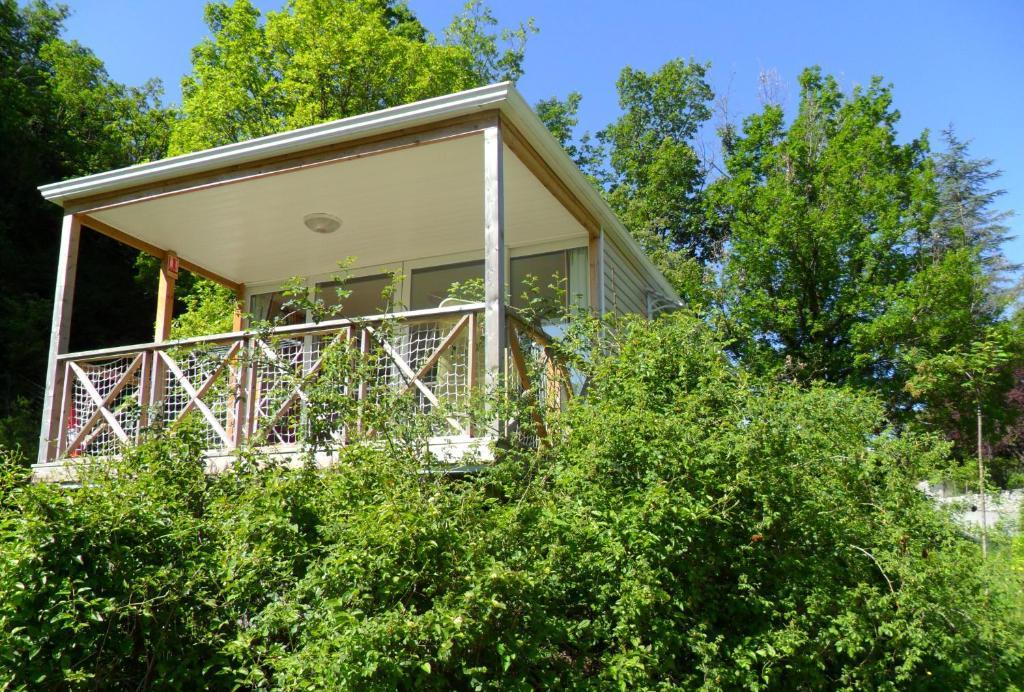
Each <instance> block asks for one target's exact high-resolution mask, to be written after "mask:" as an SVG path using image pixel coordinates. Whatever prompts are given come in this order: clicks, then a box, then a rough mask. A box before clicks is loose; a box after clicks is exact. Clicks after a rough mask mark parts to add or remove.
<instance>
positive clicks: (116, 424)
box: [50, 303, 571, 460]
mask: <svg viewBox="0 0 1024 692" xmlns="http://www.w3.org/2000/svg"><path fill="white" fill-rule="evenodd" d="M483 309H484V306H483V304H480V303H474V304H468V305H459V306H453V307H447V308H438V309H434V310H420V311H407V312H401V313H394V314H390V315H379V316H375V317H368V318H365V319H356V320H332V321H327V322H321V323H319V324H301V325H294V326H287V327H277V328H274V329H267V330H264V331H249V332H233V333H229V334H218V335H213V336H207V337H200V338H194V339H184V340H178V341H169V342H164V343H154V344H145V345H141V346H130V347H124V348H113V349H103V350H97V351H88V352H81V353H72V354H67V355H64V356H61V357H60V358H59V360H58V368H59V369H60V370H61V371H62V372H63V376H64V377H63V382H64V386H63V391H62V392H58V393H57V397H58V398H57V401H59V403H60V405H59V407H55V411H54V415H56V416H59V418H58V420H56V421H54V426H53V427H52V428H51V429H53V430H55V431H56V439H55V441H54V442H55V444H54V445H53V450H52V453H51V456H50V459H51V460H59V459H65V458H75V457H79V456H110V455H115V454H117V453H118V452H119V450H120V448H121V447H122V446H123V445H125V444H132V443H135V442H137V441H138V440H139V439H140V437H141V436H142V434H143V432H144V431H146V430H149V429H153V428H166V427H170V428H173V427H176V426H179V425H181V424H183V423H184V422H185V421H186V420H189V421H191V424H192V425H194V426H195V428H196V429H197V430H198V434H200V435H201V436H202V437H203V439H204V441H205V446H206V448H207V449H208V450H210V451H211V452H214V453H216V452H221V453H226V452H229V451H230V450H233V449H237V448H239V447H242V446H245V445H247V444H258V445H269V446H275V447H284V448H287V447H293V446H294V445H296V444H298V443H299V441H300V439H301V438H302V432H303V428H302V426H303V415H302V414H303V412H304V411H305V410H306V409H307V407H308V404H309V402H308V393H309V391H310V390H311V388H312V387H313V386H314V385H316V383H317V382H318V381H319V380H320V378H321V376H322V374H323V371H324V369H325V367H324V364H325V354H327V353H328V350H329V347H330V346H331V345H332V344H337V343H339V342H344V343H345V344H346V347H347V348H349V349H351V350H352V351H354V352H358V353H359V354H361V355H363V356H371V354H372V356H373V357H372V358H370V359H369V362H371V363H372V364H373V365H372V367H371V369H370V371H367V370H366V369H364V370H363V371H362V372H361V373H360V374H359V375H358V376H357V377H349V378H347V379H344V380H343V381H340V382H334V383H332V384H331V386H332V387H335V390H336V391H337V393H339V394H341V395H343V396H345V397H349V398H351V399H352V400H354V401H366V400H368V399H369V398H372V397H375V396H380V391H381V388H387V389H388V391H389V392H390V393H391V394H392V395H394V394H397V395H399V396H403V397H407V398H408V399H409V401H410V402H411V404H412V406H413V408H414V409H419V410H420V411H423V412H431V411H433V412H437V411H440V410H443V411H445V412H446V413H445V414H444V415H442V417H441V426H442V427H443V428H445V429H444V430H438V431H437V433H438V434H447V435H452V436H473V435H474V434H475V431H474V426H473V424H472V420H471V417H470V416H469V415H460V414H459V413H456V412H457V411H460V410H468V408H469V404H470V399H471V398H472V396H473V393H474V392H475V391H478V390H479V383H480V382H482V381H483V363H482V358H481V357H480V354H481V353H482V347H483V343H482V341H483V334H482V331H483V329H482V327H483V315H482V313H483ZM508 339H509V348H508V356H509V357H508V358H507V360H508V366H509V367H508V371H509V377H508V379H507V384H508V386H510V387H513V388H515V389H516V391H522V392H528V393H529V395H530V396H532V397H533V399H534V400H535V401H537V402H541V401H543V402H545V404H546V405H548V406H551V405H560V403H561V402H563V401H564V399H565V398H566V396H567V395H568V392H569V389H571V388H569V387H567V386H566V384H565V383H566V382H567V381H568V379H567V377H566V376H564V374H563V373H561V372H560V371H559V370H558V368H557V367H556V366H555V365H554V361H553V360H552V359H551V358H550V354H549V348H548V346H549V343H548V341H547V337H546V335H544V333H543V332H542V331H541V330H539V329H537V328H536V327H532V326H529V325H527V324H526V323H525V322H524V321H522V320H521V319H519V318H518V317H516V316H514V315H512V316H510V317H509V325H508ZM531 373H539V376H533V379H534V380H536V381H535V382H534V383H533V384H532V385H531V384H530V380H531V376H532V375H531ZM534 410H535V411H536V407H534ZM533 417H534V421H533V424H534V426H535V431H536V435H537V436H538V437H542V436H543V435H544V434H545V430H544V423H543V420H542V417H541V416H540V415H539V414H537V413H536V412H535V413H534V414H533ZM351 424H353V423H351V422H346V423H345V424H344V425H342V426H341V428H340V429H339V430H338V431H337V435H336V439H337V440H338V441H341V442H345V441H346V440H347V438H348V437H349V434H350V433H351V432H353V431H350V430H349V429H348V427H347V426H349V425H351ZM354 424H355V425H356V426H360V425H361V421H358V420H357V421H355V422H354ZM359 432H360V433H365V432H366V431H365V430H360V431H359Z"/></svg>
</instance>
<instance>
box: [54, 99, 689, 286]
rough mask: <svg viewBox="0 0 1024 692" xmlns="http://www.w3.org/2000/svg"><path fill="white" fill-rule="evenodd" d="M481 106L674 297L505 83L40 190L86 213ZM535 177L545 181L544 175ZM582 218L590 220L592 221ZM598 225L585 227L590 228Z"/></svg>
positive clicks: (467, 113)
mask: <svg viewBox="0 0 1024 692" xmlns="http://www.w3.org/2000/svg"><path fill="white" fill-rule="evenodd" d="M488 112H494V113H496V114H498V117H499V118H500V120H501V122H502V125H503V126H505V125H510V126H511V127H510V128H509V130H510V132H509V134H510V135H512V136H511V137H506V143H508V144H509V145H510V148H511V149H512V151H513V152H515V153H516V154H517V155H519V154H521V151H517V148H525V149H528V150H529V152H530V153H531V154H535V155H536V158H537V159H539V160H540V161H541V162H542V165H543V166H544V167H545V168H546V170H547V172H548V173H549V174H550V176H552V177H553V179H554V180H555V181H557V183H558V184H559V186H564V188H565V189H567V190H568V191H569V192H570V193H571V196H572V197H573V198H574V199H575V200H578V204H579V206H580V207H581V210H579V211H580V213H577V214H575V216H576V217H577V218H578V219H581V220H582V221H583V225H584V226H588V227H589V226H591V225H596V226H597V227H598V229H600V230H603V231H604V232H605V233H606V234H607V235H608V236H609V237H611V238H612V239H613V240H614V241H615V242H616V243H617V244H618V245H619V246H620V247H621V248H623V249H624V250H625V251H626V252H627V254H628V255H629V256H630V258H631V259H632V260H633V261H634V262H635V263H636V264H637V265H638V266H639V267H640V268H641V269H642V270H643V271H644V273H646V274H647V275H648V276H649V277H650V278H651V280H652V281H653V283H654V284H655V285H657V286H659V287H660V288H661V290H662V291H663V292H664V294H665V295H666V296H668V297H670V298H673V299H676V300H678V296H677V294H676V293H675V291H674V290H673V289H672V287H671V285H669V283H668V281H667V280H666V279H665V277H664V276H663V275H662V274H661V272H659V271H658V270H657V269H656V268H655V267H654V265H653V264H652V263H651V261H650V260H649V259H648V258H647V257H646V255H645V254H644V253H643V251H642V250H641V249H640V247H639V245H638V244H637V242H636V240H635V239H634V238H633V237H632V235H631V234H630V233H629V232H628V231H627V230H626V229H625V227H623V225H622V224H621V222H620V221H619V220H618V218H617V217H616V216H615V214H614V213H613V212H612V210H611V209H610V208H609V207H608V205H607V203H606V202H605V201H604V199H603V198H602V197H601V195H600V194H599V192H598V191H597V190H596V189H595V188H594V186H593V185H592V184H591V182H590V181H589V180H588V179H587V178H586V177H585V176H584V175H583V174H582V173H581V172H580V170H579V169H578V168H577V167H576V165H575V164H574V163H573V161H572V160H571V159H570V158H569V156H568V155H567V154H566V153H565V151H564V150H563V149H562V147H561V145H560V144H559V143H558V141H557V140H555V139H554V137H553V136H552V135H551V134H550V132H548V130H547V128H546V127H545V126H544V124H543V123H542V122H541V120H540V119H539V118H538V117H537V115H536V114H535V113H534V111H533V109H532V108H531V107H530V106H529V104H527V102H526V101H525V100H524V99H523V97H522V96H521V95H520V94H519V92H518V91H517V90H516V89H515V87H514V86H513V85H512V84H511V83H510V82H502V83H498V84H491V85H488V86H484V87H480V88H477V89H471V90H468V91H462V92H458V93H455V94H449V95H446V96H440V97H437V98H432V99H427V100H425V101H418V102H415V103H410V104H406V105H402V106H396V107H394V108H388V109H385V110H381V111H375V112H373V113H366V114H363V115H357V116H353V117H350V118H344V119H342V120H336V121H332V122H328V123H323V124H320V125H313V126H311V127H306V128H302V129H299V130H292V131H289V132H283V133H280V134H275V135H269V136H266V137H260V138H257V139H253V140H249V141H246V142H239V143H236V144H228V145H225V146H220V147H215V148H213V149H208V150H204V151H199V152H194V153H191V154H185V155H182V156H175V157H172V158H167V159H162V160H159V161H153V162H150V163H143V164H139V165H136V166H131V167H128V168H122V169H117V170H113V171H106V172H103V173H97V174H95V175H89V176H84V177H81V178H75V179H72V180H68V181H64V182H60V183H52V184H49V185H43V186H41V187H40V188H39V190H40V192H41V193H42V195H43V196H44V197H45V198H46V199H48V200H50V201H52V202H54V203H56V204H60V205H62V206H63V207H64V208H65V209H66V210H68V211H70V212H76V213H79V212H82V213H92V212H93V210H95V209H97V208H103V207H105V206H108V207H109V206H110V204H109V202H110V200H116V199H118V198H124V197H125V195H128V196H129V197H130V196H131V195H132V194H133V191H145V190H149V189H152V190H161V189H170V188H169V186H172V185H174V184H175V183H176V181H183V180H189V179H201V178H202V177H203V176H204V175H205V176H210V175H214V174H216V173H218V172H219V171H230V170H233V169H245V168H247V167H248V168H252V167H259V166H261V165H262V164H263V163H264V162H270V161H275V160H287V159H288V158H289V157H296V156H301V155H303V154H305V153H307V152H313V151H322V150H329V149H331V148H337V147H345V146H356V145H358V144H359V143H361V142H365V141H372V140H375V139H380V138H386V137H389V136H396V135H399V134H401V133H403V132H416V131H417V130H422V129H425V128H429V127H431V126H434V125H439V124H443V123H445V122H449V121H456V120H458V119H459V118H469V117H472V116H479V115H483V114H486V113H488ZM541 182H542V183H543V184H545V185H546V186H547V185H548V182H546V181H543V180H542V181H541ZM587 220H593V224H591V223H588V222H587ZM598 229H595V228H588V230H590V231H591V232H594V231H595V230H598ZM98 230H100V229H98Z"/></svg>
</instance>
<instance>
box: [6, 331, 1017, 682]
mask: <svg viewBox="0 0 1024 692" xmlns="http://www.w3.org/2000/svg"><path fill="white" fill-rule="evenodd" d="M581 329H583V331H585V332H587V333H589V334H590V337H591V338H594V339H601V341H600V344H601V346H602V348H600V349H595V350H594V353H596V354H602V355H599V356H598V357H596V359H593V360H591V361H590V363H591V365H590V367H589V368H588V374H589V376H590V378H591V380H590V385H589V395H588V396H587V397H586V398H582V399H579V400H576V403H574V404H573V405H572V407H571V408H570V410H569V411H568V412H567V413H566V414H565V418H564V419H563V420H561V421H560V422H559V421H557V420H553V421H552V423H553V424H554V425H555V426H556V427H555V429H554V430H553V434H552V436H551V444H550V445H549V446H548V447H547V448H546V449H545V451H543V452H541V453H539V454H538V453H537V452H532V451H529V450H524V449H518V450H517V449H510V450H508V451H507V452H506V453H505V454H504V455H503V456H502V458H501V459H500V460H499V461H498V462H496V463H495V464H494V465H493V466H492V467H491V468H490V469H489V470H488V471H487V472H485V473H481V474H479V475H476V476H470V477H462V478H453V477H449V476H445V475H443V474H423V473H421V472H420V470H421V469H422V468H423V464H424V463H425V461H426V460H425V459H424V458H423V457H422V456H420V455H419V454H418V453H417V452H416V449H417V446H416V445H415V444H410V445H397V446H395V445H353V446H349V447H346V448H343V449H342V450H340V451H339V453H338V461H337V463H335V464H334V465H332V466H331V467H330V468H328V469H322V470H317V469H314V468H313V467H311V466H307V467H305V468H299V469H294V470H289V469H286V468H284V467H282V466H280V465H279V464H275V463H271V462H270V461H269V460H268V459H266V458H263V457H260V456H259V455H255V454H250V453H246V454H244V455H242V457H240V458H239V459H238V461H237V466H236V469H235V471H234V472H231V473H226V474H221V475H217V476H206V475H204V473H203V468H202V456H201V453H200V452H199V449H198V446H197V441H196V440H195V438H194V437H192V436H190V433H189V432H188V430H183V431H180V432H178V433H174V434H162V435H156V436H154V437H153V438H152V439H151V440H150V441H148V442H147V443H145V444H144V445H142V446H140V447H139V448H137V449H134V450H129V451H126V453H125V455H124V457H123V460H122V461H121V462H120V463H116V464H110V465H109V466H108V465H104V464H97V465H96V466H94V467H93V470H92V471H90V472H88V475H87V476H86V478H85V482H84V483H83V484H82V485H81V487H79V488H77V489H75V490H68V489H65V488H61V487H59V486H56V485H24V484H17V485H16V486H15V487H14V488H13V489H9V490H5V491H2V492H4V493H5V496H6V502H5V503H4V508H3V509H0V565H2V567H0V657H2V658H0V661H2V663H0V669H2V671H3V673H2V674H3V675H4V676H5V679H6V681H7V682H8V683H9V684H10V685H12V686H19V685H26V686H33V687H40V686H49V687H53V686H73V687H84V686H90V687H92V686H96V685H97V684H98V685H100V686H108V687H110V686H115V687H116V686H129V685H132V686H147V685H156V686H175V687H188V686H199V685H202V686H203V687H208V688H234V687H245V688H249V687H264V686H269V687H286V688H295V687H299V688H322V687H350V688H351V687H358V688H365V687H372V688H386V687H396V686H398V687H418V688H423V687H426V688H448V687H474V688H483V687H488V688H490V687H507V686H509V685H510V684H511V685H521V686H524V687H526V686H528V687H537V686H559V687H581V686H587V687H595V686H596V687H629V688H652V687H660V686H678V687H705V688H711V689H721V688H727V687H728V688H731V687H775V688H793V687H823V686H829V687H896V686H913V685H915V684H919V683H920V682H921V681H922V680H925V679H927V680H928V683H929V685H934V686H936V687H952V688H957V689H961V688H992V687H1000V688H1001V687H1006V686H1008V685H1010V684H1012V683H1013V682H1014V681H1019V680H1020V679H1021V675H1022V674H1024V670H1022V665H1024V659H1022V654H1024V652H1022V648H1021V641H1022V638H1021V635H1022V634H1024V631H1022V627H1024V623H1022V622H1021V620H1020V619H1019V613H1017V614H1015V613H1014V611H1013V610H1012V609H1011V607H1010V605H1009V604H1008V602H1007V600H1006V594H1005V592H1004V590H1003V588H1002V587H1000V586H999V584H998V583H997V582H996V581H994V580H989V578H988V577H987V576H986V573H985V572H982V571H980V569H979V568H977V567H976V566H975V565H976V564H977V562H976V561H975V560H973V559H971V558H972V557H973V556H974V555H975V553H976V548H975V546H973V544H970V543H967V542H965V541H963V539H961V538H960V537H959V536H958V535H957V534H956V532H955V531H954V530H953V527H952V525H951V524H950V523H949V522H948V521H947V520H946V519H945V518H944V517H943V516H942V515H941V514H939V513H938V512H937V511H936V510H935V509H933V508H932V506H931V505H930V504H929V503H928V502H927V501H926V500H925V499H924V498H923V496H921V495H919V494H918V493H917V492H916V491H915V490H914V488H913V483H914V481H915V480H916V478H917V477H918V474H919V472H920V471H921V468H922V466H927V465H931V464H935V463H940V461H941V458H942V457H943V454H944V448H943V445H942V444H938V443H936V442H935V441H933V440H932V439H931V438H928V437H920V436H915V435H906V436H902V437H901V436H896V435H894V434H893V432H892V431H890V430H887V429H886V427H885V424H884V421H883V418H882V408H881V407H880V406H879V404H878V403H877V402H875V401H874V400H873V399H872V398H871V397H869V396H865V395H860V394H855V393H852V392H850V391H848V390H843V389H837V388H831V387H826V386H817V387H813V388H809V389H800V388H798V387H796V386H794V385H791V384H783V383H778V382H770V381H766V380H762V379H758V378H753V377H751V376H749V375H747V374H744V373H743V372H741V371H740V370H738V369H737V368H736V366H735V364H734V363H733V362H732V361H731V360H730V359H729V358H728V357H727V356H726V355H725V352H724V351H723V349H722V347H721V344H719V343H718V342H717V340H716V339H715V337H714V336H713V335H712V334H711V332H710V331H709V330H708V329H707V327H706V326H704V325H703V324H702V323H701V321H700V320H698V319H695V318H694V317H692V316H689V315H685V314H678V315H674V316H672V317H670V318H663V319H661V320H659V321H658V322H657V323H654V324H646V323H643V322H640V321H632V320H628V321H624V322H616V323H614V324H607V325H603V327H602V325H598V324H596V323H589V324H585V325H583V326H582V327H581ZM602 333H603V334H611V335H612V336H610V337H601V336H600V335H601V334H602Z"/></svg>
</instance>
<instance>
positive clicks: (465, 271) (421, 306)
mask: <svg viewBox="0 0 1024 692" xmlns="http://www.w3.org/2000/svg"><path fill="white" fill-rule="evenodd" d="M483 278H484V263H483V261H482V260H481V261H478V262H463V263H461V264H449V265H447V266H444V267H430V268H429V269H414V270H413V271H412V290H411V295H410V297H409V303H410V305H409V307H410V309H412V310H427V309H429V308H436V307H440V306H441V303H443V302H444V301H445V300H446V299H447V298H449V297H451V287H452V284H454V283H464V282H466V281H469V280H471V279H483ZM480 300H483V296H480Z"/></svg>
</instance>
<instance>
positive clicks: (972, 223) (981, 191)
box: [928, 126, 1020, 293]
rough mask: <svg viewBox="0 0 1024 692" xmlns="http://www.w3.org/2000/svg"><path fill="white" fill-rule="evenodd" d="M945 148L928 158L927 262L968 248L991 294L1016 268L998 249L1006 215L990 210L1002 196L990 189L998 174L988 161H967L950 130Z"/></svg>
mask: <svg viewBox="0 0 1024 692" xmlns="http://www.w3.org/2000/svg"><path fill="white" fill-rule="evenodd" d="M942 140H943V144H944V145H945V148H944V150H943V151H940V152H936V153H935V154H934V155H933V157H932V158H933V160H934V162H935V181H936V186H937V188H938V195H939V197H938V206H937V208H936V213H935V217H934V219H933V220H932V224H931V233H930V235H929V238H928V244H929V250H930V251H931V254H932V257H933V258H935V259H937V258H938V257H940V256H941V255H942V254H943V253H945V252H948V251H949V250H952V249H957V248H961V247H970V248H974V249H975V251H976V252H977V253H978V255H979V256H980V257H981V260H982V264H983V266H984V268H985V271H986V272H987V273H988V274H989V275H990V276H991V279H992V280H991V290H992V291H993V293H998V292H999V291H1000V289H1005V283H1006V282H1007V281H1008V279H1009V278H1010V276H1011V275H1012V274H1013V273H1014V272H1016V271H1017V270H1019V269H1020V265H1016V264H1013V263H1011V262H1010V261H1009V260H1008V259H1007V258H1006V255H1005V253H1004V249H1003V246H1004V245H1005V243H1006V242H1007V241H1008V240H1011V239H1012V236H1011V235H1010V228H1009V226H1007V225H1006V222H1007V221H1008V220H1009V219H1010V218H1011V217H1012V216H1013V212H1012V211H1006V210H1003V211H1000V210H996V209H994V205H995V203H996V202H997V201H998V199H999V198H1000V197H1002V196H1003V195H1004V194H1006V191H1005V190H1003V189H999V188H993V187H992V185H993V183H995V181H996V180H998V179H999V177H1000V176H1001V175H1002V172H1001V171H999V170H995V169H994V168H993V165H994V161H993V160H992V159H978V158H971V156H970V142H969V141H964V140H962V139H960V138H959V137H957V135H956V132H955V131H954V130H953V128H952V126H951V127H949V128H947V129H945V130H943V131H942Z"/></svg>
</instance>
